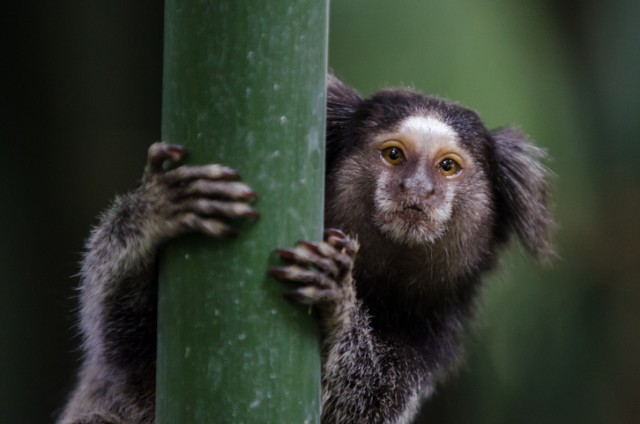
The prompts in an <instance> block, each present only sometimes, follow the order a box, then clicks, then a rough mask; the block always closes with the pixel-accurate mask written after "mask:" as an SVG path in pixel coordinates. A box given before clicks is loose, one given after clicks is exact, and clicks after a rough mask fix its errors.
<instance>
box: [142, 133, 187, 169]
mask: <svg viewBox="0 0 640 424" xmlns="http://www.w3.org/2000/svg"><path fill="white" fill-rule="evenodd" d="M186 152H187V151H186V149H185V148H184V147H183V146H181V145H179V144H167V143H163V142H161V141H158V142H156V143H153V144H152V145H151V146H149V149H148V150H147V170H148V172H151V173H155V172H161V171H162V165H163V164H164V162H165V161H167V160H169V161H171V162H178V161H180V160H181V159H182V158H183V157H184V156H185V154H186Z"/></svg>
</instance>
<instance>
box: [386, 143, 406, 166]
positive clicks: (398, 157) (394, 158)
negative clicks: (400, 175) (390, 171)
mask: <svg viewBox="0 0 640 424" xmlns="http://www.w3.org/2000/svg"><path fill="white" fill-rule="evenodd" d="M381 153H382V157H383V159H384V160H386V161H387V162H388V163H390V164H391V165H398V164H399V163H400V162H402V161H403V160H404V154H403V153H402V150H400V148H399V147H395V146H391V147H387V148H386V149H383V150H382V152H381Z"/></svg>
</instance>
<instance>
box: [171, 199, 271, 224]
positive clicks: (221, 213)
mask: <svg viewBox="0 0 640 424" xmlns="http://www.w3.org/2000/svg"><path fill="white" fill-rule="evenodd" d="M178 210H179V211H181V212H186V211H190V212H194V213H196V214H198V215H201V216H209V217H224V218H230V219H237V218H259V217H260V214H259V213H258V212H257V211H256V210H255V209H253V208H252V207H251V206H250V205H248V204H247V203H245V202H226V201H221V200H211V199H206V198H199V199H197V198H196V199H185V200H184V201H183V202H181V203H180V204H179V206H178Z"/></svg>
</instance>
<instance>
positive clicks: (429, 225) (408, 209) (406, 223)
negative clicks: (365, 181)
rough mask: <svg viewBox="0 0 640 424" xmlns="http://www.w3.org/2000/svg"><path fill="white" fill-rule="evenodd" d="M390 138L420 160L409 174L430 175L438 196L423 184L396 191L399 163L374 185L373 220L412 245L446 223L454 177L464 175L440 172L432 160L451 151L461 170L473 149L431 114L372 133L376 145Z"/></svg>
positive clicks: (431, 237)
mask: <svg viewBox="0 0 640 424" xmlns="http://www.w3.org/2000/svg"><path fill="white" fill-rule="evenodd" d="M388 140H395V141H397V142H398V143H399V144H400V145H401V146H402V150H403V154H404V155H405V157H406V159H407V161H409V160H411V161H413V162H414V163H415V162H416V161H417V163H418V164H419V165H417V166H415V167H414V168H412V170H413V171H412V172H413V173H414V174H413V175H415V176H416V177H418V178H417V180H423V181H427V180H432V181H433V184H434V186H435V190H436V192H435V193H434V194H433V196H435V197H437V200H436V201H430V199H429V197H430V195H428V194H425V193H426V191H427V189H426V188H425V187H415V186H414V187H411V188H408V189H406V191H405V192H404V193H402V195H401V196H399V195H398V193H397V190H400V188H399V181H400V179H399V178H398V176H397V175H396V173H397V172H399V171H400V169H399V168H400V167H401V166H403V165H402V164H401V165H395V166H394V165H389V166H385V170H384V171H383V172H382V173H381V174H380V175H379V177H378V180H377V186H376V193H375V208H376V211H375V221H376V224H377V226H378V228H379V229H380V230H381V232H382V233H383V234H386V235H387V236H388V237H389V238H390V239H392V240H394V241H396V242H399V243H407V244H409V245H414V246H417V245H424V244H429V243H433V242H434V241H436V240H437V239H438V238H440V237H441V236H442V235H443V233H444V232H445V231H446V229H447V224H448V222H449V221H450V219H451V216H452V212H453V203H454V198H455V194H456V180H458V179H460V178H463V175H457V176H453V177H444V176H442V175H440V174H439V171H437V169H436V166H437V164H438V163H439V161H440V160H441V159H442V158H443V157H447V155H449V154H455V155H457V157H458V158H459V159H458V161H459V162H461V163H460V165H461V166H462V168H463V170H462V172H461V174H462V173H464V172H466V170H467V168H469V167H470V166H471V165H472V163H471V162H472V159H471V155H470V154H468V153H467V152H466V151H465V150H464V149H463V148H462V147H461V145H460V142H459V139H458V135H457V133H456V132H455V131H454V130H453V129H452V128H451V127H450V126H449V125H447V124H446V123H444V122H443V121H441V120H439V119H438V118H436V117H434V116H411V117H409V118H407V119H405V120H404V121H403V122H401V123H400V125H398V129H397V130H396V131H393V132H391V133H388V134H382V135H380V136H379V137H376V140H375V141H374V145H375V146H376V147H377V148H380V147H381V146H384V144H385V142H387V141H388ZM460 159H461V160H460ZM385 165H386V164H385ZM430 167H431V168H432V169H429V168H430ZM396 188H397V190H396ZM416 209H419V210H416Z"/></svg>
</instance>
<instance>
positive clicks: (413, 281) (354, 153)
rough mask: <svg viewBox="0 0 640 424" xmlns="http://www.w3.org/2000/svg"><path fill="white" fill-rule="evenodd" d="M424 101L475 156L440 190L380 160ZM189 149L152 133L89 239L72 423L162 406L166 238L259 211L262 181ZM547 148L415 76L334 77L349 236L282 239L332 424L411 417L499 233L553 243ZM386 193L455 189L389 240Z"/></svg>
mask: <svg viewBox="0 0 640 424" xmlns="http://www.w3.org/2000/svg"><path fill="white" fill-rule="evenodd" d="M410 116H419V117H435V118H437V119H438V120H439V121H441V122H443V123H445V124H446V125H447V126H448V127H450V128H452V129H453V131H454V132H455V135H456V139H457V140H458V142H459V143H460V144H461V145H462V147H463V148H464V149H465V151H466V152H468V154H469V155H470V159H471V160H472V161H473V163H474V166H473V167H472V168H471V169H470V170H469V172H468V173H467V174H466V175H465V176H464V178H460V179H459V180H458V182H455V183H449V182H442V184H441V185H440V186H438V185H436V186H435V188H434V191H433V193H432V194H429V195H428V196H427V195H423V194H422V192H421V191H420V190H422V188H421V187H420V186H419V184H418V185H417V186H416V185H414V186H412V187H413V188H411V189H408V188H407V187H406V184H404V183H403V182H402V181H406V179H407V178H409V177H411V175H410V174H411V172H412V171H411V167H410V166H407V167H405V168H404V171H398V172H396V173H389V172H388V171H387V170H386V168H382V167H381V166H382V165H381V163H382V162H381V161H380V153H379V151H377V153H376V151H375V150H373V149H372V148H371V145H372V140H373V139H374V138H375V136H376V135H378V134H384V133H386V132H389V131H394V130H396V129H397V127H398V125H400V123H401V122H403V120H404V119H406V118H407V117H410ZM182 154H183V152H182V151H181V149H180V148H179V147H177V146H167V145H164V144H156V145H154V146H152V148H151V149H150V153H149V165H148V167H147V171H146V172H145V179H144V181H143V184H142V186H141V187H140V188H138V189H137V190H135V191H133V192H132V193H130V194H128V195H125V196H122V197H118V198H117V199H116V200H115V202H114V204H113V206H112V207H111V208H110V209H108V210H107V211H106V212H105V213H104V214H103V216H102V218H101V221H100V224H99V225H98V226H97V227H96V229H95V230H94V231H93V232H92V235H91V237H90V238H89V241H88V243H87V252H86V254H85V256H84V260H83V264H82V271H81V285H80V300H81V314H80V315H81V329H82V334H83V336H84V344H83V346H84V352H85V357H84V361H83V364H82V367H81V370H80V373H79V382H78V385H77V388H76V390H75V391H74V392H73V394H72V396H71V398H70V401H69V403H68V405H67V407H66V409H65V411H64V413H63V415H62V416H61V418H60V421H59V422H60V423H64V424H70V423H152V422H153V421H154V418H155V417H154V413H155V411H154V408H155V312H156V276H155V256H156V252H157V249H158V246H159V245H160V244H161V243H162V242H163V241H164V240H166V239H168V238H172V237H176V236H178V235H180V234H182V233H184V232H187V231H199V232H204V233H206V234H209V235H211V236H213V237H220V236H223V235H224V234H226V233H227V232H229V228H227V227H226V226H225V225H224V224H223V222H222V221H220V220H219V219H218V218H219V217H229V216H232V217H250V216H254V215H255V212H254V211H253V210H252V209H251V208H250V206H248V205H247V203H246V200H247V199H249V198H250V197H251V195H250V193H251V192H250V190H249V188H248V187H246V186H245V185H242V184H241V183H238V182H235V181H230V180H233V179H234V178H235V175H234V174H233V172H232V171H231V170H228V169H226V168H222V167H216V166H214V168H206V167H202V168H197V169H196V168H191V167H180V168H177V169H176V170H173V171H164V170H163V169H162V167H161V163H162V162H163V161H164V160H167V159H168V160H172V161H176V160H179V159H180V158H181V156H182ZM376 155H377V156H376ZM543 158H544V153H543V152H542V151H541V150H540V149H538V148H536V147H534V146H533V145H532V144H530V143H529V142H528V141H527V140H526V138H525V137H524V136H522V135H521V134H520V133H519V132H517V131H515V130H513V129H509V128H507V129H500V130H496V131H489V130H487V129H486V128H485V127H484V125H483V124H482V122H481V121H480V119H479V118H478V116H477V115H476V114H475V113H474V112H472V111H470V110H468V109H465V108H463V107H460V106H458V105H456V104H454V103H450V102H447V101H444V100H441V99H438V98H434V97H429V96H425V95H422V94H420V93H416V92H413V91H409V90H385V91H381V92H379V93H376V94H374V95H373V96H372V97H371V98H369V99H362V98H361V97H360V96H359V95H358V94H357V93H356V92H355V91H353V90H352V89H351V88H349V87H348V86H346V85H344V84H343V83H341V82H340V81H339V80H337V79H336V78H334V77H330V78H329V90H328V105H327V188H326V211H325V212H326V218H325V224H326V226H327V227H336V228H340V229H342V230H343V231H344V232H345V233H346V234H347V235H345V234H343V233H341V232H339V231H334V230H327V232H326V234H325V239H324V241H322V242H317V243H310V242H302V243H299V244H298V245H296V246H295V247H294V248H292V249H282V250H281V251H280V254H281V255H282V257H283V259H284V260H285V261H286V263H285V264H284V265H283V266H282V267H279V268H277V269H274V270H272V273H273V275H275V276H276V277H278V278H280V279H283V280H288V281H290V282H293V283H298V284H297V285H296V286H295V287H296V288H294V289H293V290H292V291H291V292H289V293H288V296H289V298H290V299H292V300H293V301H296V302H299V303H303V304H309V305H314V306H315V307H316V308H317V310H318V312H319V316H320V324H321V328H322V330H323V351H322V356H323V369H322V384H323V395H322V400H323V412H322V422H323V423H324V424H330V423H336V424H337V423H368V424H371V423H385V424H391V423H409V422H411V420H412V418H413V417H414V415H415V413H416V411H417V410H418V408H419V406H420V403H421V401H422V400H424V399H425V398H427V397H428V396H430V395H431V393H432V392H433V390H434V388H435V386H436V384H437V383H438V382H439V381H441V380H442V379H443V378H444V377H445V376H446V374H447V372H448V371H449V370H450V369H451V368H452V367H454V366H455V365H456V364H457V363H458V362H459V360H460V356H461V354H460V352H461V346H460V342H461V341H460V339H461V335H462V334H463V332H464V331H465V329H466V328H467V327H468V323H469V322H470V321H471V320H472V318H473V310H474V304H475V300H476V298H477V295H478V293H479V291H480V285H481V280H480V278H481V276H482V274H483V273H485V272H486V271H488V270H490V269H492V268H493V267H494V265H495V262H496V258H497V254H498V253H499V251H500V250H501V248H502V247H503V246H504V245H505V244H506V243H507V242H508V241H509V239H510V238H511V236H512V235H516V236H517V237H518V238H519V239H520V240H521V242H522V244H523V245H524V246H525V247H526V248H527V249H528V250H529V251H530V252H531V253H532V254H533V255H534V256H537V257H539V258H544V257H546V256H548V255H550V254H551V247H550V242H549V227H550V226H551V223H552V220H551V216H550V213H549V210H548V208H547V191H548V187H547V174H548V172H547V170H546V168H545V167H544V166H543V165H542V164H541V159H543ZM412 166H418V165H415V164H414V165H412ZM187 168H188V169H187ZM205 168H206V169H205ZM180 169H183V171H180ZM184 169H187V170H186V171H185V170H184ZM398 169H399V170H400V168H398ZM416 169H417V168H416ZM402 172H405V175H404V176H402ZM196 181H197V182H196ZM443 181H444V180H443ZM185 187H191V191H187V192H185V190H188V188H185ZM181 190H182V191H181ZM412 190H413V191H412ZM416 190H417V191H416ZM447 190H448V191H449V193H448V194H447V196H444V195H442V193H443V192H444V191H447ZM212 193H213V194H212ZM380 193H383V194H384V195H385V196H386V197H388V199H390V200H389V201H392V202H396V203H402V202H403V201H404V199H406V196H410V197H411V198H415V199H417V200H415V202H416V203H417V206H416V207H418V208H421V209H422V210H426V209H428V208H432V207H435V208H437V207H441V206H442V205H443V202H450V203H449V204H447V205H446V206H447V207H448V209H447V210H449V211H450V212H451V213H450V217H449V218H448V220H447V222H446V225H445V226H444V228H440V229H438V231H439V232H438V233H437V237H436V236H434V237H433V240H429V241H427V240H425V241H424V242H421V241H420V240H418V242H416V240H414V239H410V237H409V236H406V237H405V238H403V237H404V236H402V233H401V232H399V233H398V234H400V235H399V236H397V237H395V238H391V239H390V238H389V237H388V236H387V235H385V231H383V230H382V229H381V226H380V225H381V224H380V220H381V219H384V218H380V216H382V215H380V214H379V212H380V211H379V208H380V207H379V205H378V203H376V201H377V196H380V195H381V194H380ZM194 196H195V198H196V199H197V201H195V202H194V201H190V199H191V200H192V199H193V198H194ZM212 199H213V200H212ZM207 202H208V203H207ZM412 202H413V200H412ZM376 214H378V215H376ZM407 216H411V215H407ZM395 230H397V231H396V232H398V231H399V230H398V229H397V228H396V229H395ZM434 234H435V233H434ZM266 254H268V252H265V255H266Z"/></svg>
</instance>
